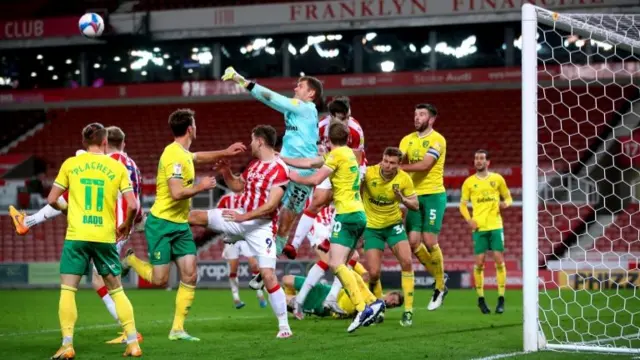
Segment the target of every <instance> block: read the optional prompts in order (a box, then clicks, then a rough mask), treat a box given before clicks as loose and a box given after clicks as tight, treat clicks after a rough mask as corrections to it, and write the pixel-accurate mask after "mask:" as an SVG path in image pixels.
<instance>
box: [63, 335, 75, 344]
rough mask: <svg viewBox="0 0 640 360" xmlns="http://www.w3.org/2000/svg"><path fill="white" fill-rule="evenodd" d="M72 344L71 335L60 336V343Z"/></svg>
mask: <svg viewBox="0 0 640 360" xmlns="http://www.w3.org/2000/svg"><path fill="white" fill-rule="evenodd" d="M68 344H73V336H65V337H63V338H62V345H68Z"/></svg>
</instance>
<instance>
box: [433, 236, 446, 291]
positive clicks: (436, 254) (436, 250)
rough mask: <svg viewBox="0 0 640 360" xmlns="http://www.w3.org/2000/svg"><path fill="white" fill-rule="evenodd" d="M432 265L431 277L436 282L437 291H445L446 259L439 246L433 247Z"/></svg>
mask: <svg viewBox="0 0 640 360" xmlns="http://www.w3.org/2000/svg"><path fill="white" fill-rule="evenodd" d="M431 265H432V266H433V271H432V272H431V275H433V278H434V279H435V280H436V289H438V290H440V291H444V258H443V256H442V250H440V245H438V244H435V245H433V246H432V247H431Z"/></svg>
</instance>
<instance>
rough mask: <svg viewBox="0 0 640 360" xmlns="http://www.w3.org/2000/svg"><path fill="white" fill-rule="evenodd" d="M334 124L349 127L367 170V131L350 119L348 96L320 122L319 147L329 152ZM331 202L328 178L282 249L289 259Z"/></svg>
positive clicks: (351, 140) (335, 102)
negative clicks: (330, 128)
mask: <svg viewBox="0 0 640 360" xmlns="http://www.w3.org/2000/svg"><path fill="white" fill-rule="evenodd" d="M332 121H341V122H343V123H345V124H346V125H347V126H348V127H349V140H348V141H347V146H349V147H350V148H351V149H352V150H353V152H354V153H355V155H356V158H357V159H358V163H359V164H360V169H361V172H362V169H364V170H365V171H366V164H367V160H366V157H365V153H364V132H363V131H362V127H361V126H360V123H359V122H358V121H357V120H356V119H354V118H353V117H351V108H350V105H349V98H347V97H346V96H343V97H337V98H335V99H334V100H333V101H332V102H331V103H329V115H327V116H325V117H324V118H323V119H322V120H320V123H319V126H320V144H321V147H323V148H324V149H328V146H329V125H330V124H331V122H332ZM361 178H362V177H361ZM332 199H333V192H332V191H331V181H329V178H327V179H326V180H325V181H323V182H322V183H321V184H320V185H318V186H316V188H315V189H314V191H313V198H312V201H311V204H310V205H308V206H307V207H306V209H305V210H304V213H303V214H302V217H301V218H300V222H298V227H297V228H296V232H295V235H294V237H293V240H292V241H291V244H288V245H286V246H285V247H284V249H283V253H284V254H285V255H286V256H287V257H288V258H290V259H295V258H296V256H297V250H298V248H299V247H300V245H301V244H302V241H303V240H304V239H305V237H306V236H307V234H308V233H309V231H310V230H311V228H312V227H313V223H314V220H315V217H316V215H317V214H318V213H320V212H321V211H322V209H323V208H325V207H326V206H328V205H329V204H330V203H331V200H332Z"/></svg>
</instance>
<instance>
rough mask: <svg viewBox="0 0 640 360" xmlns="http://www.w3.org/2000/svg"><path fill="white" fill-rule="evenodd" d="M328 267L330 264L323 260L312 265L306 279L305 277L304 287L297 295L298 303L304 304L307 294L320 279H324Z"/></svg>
mask: <svg viewBox="0 0 640 360" xmlns="http://www.w3.org/2000/svg"><path fill="white" fill-rule="evenodd" d="M327 269H329V266H328V265H327V264H326V263H325V262H324V261H322V260H320V261H318V262H317V263H315V265H313V266H312V267H311V270H309V273H308V274H307V277H306V279H304V284H302V288H300V291H298V295H296V302H297V303H298V304H304V300H305V299H306V298H307V295H309V291H311V289H313V287H314V286H316V284H317V283H318V281H320V279H322V277H323V276H324V273H325V272H326V271H327Z"/></svg>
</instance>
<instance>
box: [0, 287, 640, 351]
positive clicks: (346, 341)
mask: <svg viewBox="0 0 640 360" xmlns="http://www.w3.org/2000/svg"><path fill="white" fill-rule="evenodd" d="M127 294H128V295H129V298H130V299H131V302H132V303H133V306H134V310H135V316H136V323H137V328H138V330H139V331H140V332H141V333H142V335H143V336H144V342H143V343H142V344H141V346H142V350H143V352H144V358H147V359H154V360H163V359H167V360H169V359H170V360H176V359H187V360H197V359H229V360H231V359H323V360H330V359H367V360H373V359H394V360H395V359H437V360H440V359H480V358H490V359H499V358H502V357H501V356H500V355H504V354H513V353H519V352H520V351H521V350H522V293H521V292H520V291H509V292H508V293H507V304H506V305H507V306H506V312H505V313H504V314H503V315H496V314H491V315H482V314H481V313H480V312H479V311H478V309H477V308H476V297H475V292H474V291H473V290H457V291H451V292H450V293H449V296H448V297H447V299H446V302H445V305H444V306H443V307H442V308H441V309H439V310H437V311H434V312H429V311H427V310H426V303H427V300H428V297H429V295H430V292H427V291H418V292H417V293H416V304H415V306H416V310H415V315H414V323H413V327H411V328H403V327H401V326H400V324H399V320H400V317H401V315H402V310H401V309H390V310H388V311H387V314H386V320H385V322H384V323H382V324H378V325H374V326H371V327H368V328H360V329H358V330H357V331H356V332H355V333H353V334H348V333H347V332H346V329H347V326H348V324H349V322H348V321H347V320H336V319H332V318H323V319H320V318H316V317H310V316H307V317H306V318H305V320H303V321H297V320H295V319H293V318H290V319H291V320H290V324H291V327H292V330H293V333H294V336H293V338H290V339H282V340H281V339H276V338H275V335H276V332H277V322H276V320H275V317H274V315H273V312H272V310H271V308H270V307H267V308H265V309H261V308H260V307H259V306H258V302H257V301H256V299H255V296H254V294H253V293H252V292H251V291H249V290H245V291H242V293H241V294H242V297H243V300H244V301H245V303H246V304H247V306H246V307H245V308H243V309H240V310H236V309H235V308H234V307H233V305H232V302H231V294H230V292H229V291H227V290H208V289H202V290H199V291H198V292H197V293H196V299H195V303H194V305H193V307H192V308H191V312H190V314H189V318H188V320H187V324H186V328H187V330H188V331H189V332H190V333H191V334H192V335H194V336H198V337H200V338H201V339H202V341H200V342H197V343H186V342H172V341H169V340H168V339H167V335H168V332H169V327H170V326H171V322H172V320H173V307H174V299H175V292H174V291H166V290H129V291H127ZM0 299H2V308H1V309H0V358H1V359H47V358H49V357H50V356H51V355H52V354H53V353H54V352H55V351H56V350H57V348H58V347H59V345H60V331H59V330H58V315H57V310H58V291H55V290H4V291H0ZM487 300H488V302H489V304H490V306H491V307H495V292H494V291H487ZM76 302H77V304H78V323H77V325H76V333H75V340H74V343H75V344H74V345H75V350H76V359H87V360H89V359H117V358H120V356H121V353H122V351H123V350H124V347H123V346H121V345H107V344H104V342H105V341H106V340H110V339H112V338H114V337H115V336H116V335H117V333H118V331H119V328H118V326H117V325H116V324H115V323H114V321H113V320H112V319H111V317H110V315H109V314H108V312H107V311H106V309H105V308H104V305H103V304H102V301H100V299H99V298H98V297H97V295H96V294H95V293H94V292H93V291H92V290H80V291H78V293H77V297H76ZM620 321H623V322H628V321H632V322H633V320H632V319H620V318H618V319H617V322H620ZM636 321H637V320H636ZM508 358H510V359H516V358H522V359H605V358H611V359H627V358H632V357H631V356H629V355H600V354H588V353H582V354H576V353H567V352H539V353H533V354H526V355H522V354H516V355H513V356H509V357H508Z"/></svg>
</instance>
